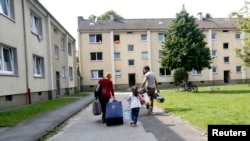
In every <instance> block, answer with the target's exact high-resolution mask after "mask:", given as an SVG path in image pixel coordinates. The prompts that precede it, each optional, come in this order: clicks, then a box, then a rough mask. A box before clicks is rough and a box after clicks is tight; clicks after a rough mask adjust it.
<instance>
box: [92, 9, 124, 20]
mask: <svg viewBox="0 0 250 141" xmlns="http://www.w3.org/2000/svg"><path fill="white" fill-rule="evenodd" d="M111 14H112V15H113V16H114V20H120V19H124V18H123V17H122V16H120V15H119V14H117V13H116V12H115V11H114V10H109V11H107V12H105V13H103V14H102V15H101V16H96V15H93V14H92V15H90V16H89V17H88V18H89V19H92V20H93V19H95V18H96V17H98V19H99V20H109V19H110V15H111Z"/></svg>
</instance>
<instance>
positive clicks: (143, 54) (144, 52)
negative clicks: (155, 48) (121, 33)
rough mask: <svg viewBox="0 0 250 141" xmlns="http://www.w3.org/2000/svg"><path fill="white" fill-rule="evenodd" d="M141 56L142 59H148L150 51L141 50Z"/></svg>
mask: <svg viewBox="0 0 250 141" xmlns="http://www.w3.org/2000/svg"><path fill="white" fill-rule="evenodd" d="M141 58H142V59H148V52H147V51H142V52H141Z"/></svg>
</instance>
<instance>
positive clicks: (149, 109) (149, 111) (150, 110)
mask: <svg viewBox="0 0 250 141" xmlns="http://www.w3.org/2000/svg"><path fill="white" fill-rule="evenodd" d="M152 112H153V107H152V106H150V107H149V108H148V115H150V114H151V113H152Z"/></svg>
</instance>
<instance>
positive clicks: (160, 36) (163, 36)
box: [158, 33, 165, 42]
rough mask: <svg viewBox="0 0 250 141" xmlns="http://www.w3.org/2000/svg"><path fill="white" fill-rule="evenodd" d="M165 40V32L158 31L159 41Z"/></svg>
mask: <svg viewBox="0 0 250 141" xmlns="http://www.w3.org/2000/svg"><path fill="white" fill-rule="evenodd" d="M164 41H165V33H158V42H164Z"/></svg>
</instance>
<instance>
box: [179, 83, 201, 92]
mask: <svg viewBox="0 0 250 141" xmlns="http://www.w3.org/2000/svg"><path fill="white" fill-rule="evenodd" d="M175 90H176V92H181V91H192V92H197V91H198V87H197V86H196V85H194V84H192V82H188V84H187V85H186V82H185V81H182V82H181V83H180V84H179V85H178V86H176V88H175Z"/></svg>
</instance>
